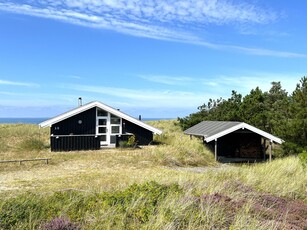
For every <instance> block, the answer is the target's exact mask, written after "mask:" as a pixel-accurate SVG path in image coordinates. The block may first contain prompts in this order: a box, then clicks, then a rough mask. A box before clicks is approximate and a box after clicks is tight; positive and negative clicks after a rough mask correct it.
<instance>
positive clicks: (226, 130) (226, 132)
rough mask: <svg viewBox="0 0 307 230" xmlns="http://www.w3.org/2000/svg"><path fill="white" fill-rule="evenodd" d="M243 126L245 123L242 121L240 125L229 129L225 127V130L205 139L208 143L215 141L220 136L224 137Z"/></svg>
mask: <svg viewBox="0 0 307 230" xmlns="http://www.w3.org/2000/svg"><path fill="white" fill-rule="evenodd" d="M242 126H243V123H240V124H238V125H236V126H233V127H231V128H229V129H225V130H224V131H222V132H219V133H217V134H215V135H212V136H210V137H205V141H206V142H207V143H208V142H210V141H213V140H215V139H218V138H220V137H222V136H225V135H227V134H229V133H232V132H234V131H237V130H238V129H241V128H242Z"/></svg>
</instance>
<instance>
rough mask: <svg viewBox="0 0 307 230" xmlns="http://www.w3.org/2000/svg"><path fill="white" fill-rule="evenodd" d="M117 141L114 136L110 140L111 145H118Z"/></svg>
mask: <svg viewBox="0 0 307 230" xmlns="http://www.w3.org/2000/svg"><path fill="white" fill-rule="evenodd" d="M116 139H117V138H116V136H114V135H112V136H111V140H110V142H111V144H116Z"/></svg>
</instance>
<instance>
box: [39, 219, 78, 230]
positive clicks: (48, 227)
mask: <svg viewBox="0 0 307 230" xmlns="http://www.w3.org/2000/svg"><path fill="white" fill-rule="evenodd" d="M42 229H43V230H79V229H81V227H80V226H79V225H78V224H76V223H73V222H71V221H70V220H69V219H67V218H65V217H57V218H55V219H53V220H51V221H50V222H48V223H46V224H44V225H43V226H42Z"/></svg>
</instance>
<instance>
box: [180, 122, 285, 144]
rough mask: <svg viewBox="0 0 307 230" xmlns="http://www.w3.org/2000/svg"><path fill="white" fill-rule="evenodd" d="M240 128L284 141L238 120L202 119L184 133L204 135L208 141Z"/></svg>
mask: <svg viewBox="0 0 307 230" xmlns="http://www.w3.org/2000/svg"><path fill="white" fill-rule="evenodd" d="M240 129H247V130H249V131H252V132H254V133H257V134H259V135H261V136H262V137H265V138H267V139H269V140H270V141H274V142H276V143H279V144H281V143H282V142H284V141H283V140H282V139H280V138H278V137H276V136H273V135H272V134H269V133H267V132H265V131H263V130H261V129H258V128H256V127H254V126H252V125H249V124H246V123H244V122H238V121H202V122H200V123H198V124H196V125H194V126H192V127H191V128H188V129H187V130H185V131H184V133H185V134H188V135H194V136H202V137H204V140H205V141H206V142H207V143H208V142H210V141H213V140H215V139H218V138H220V137H222V136H225V135H227V134H229V133H232V132H234V131H237V130H240Z"/></svg>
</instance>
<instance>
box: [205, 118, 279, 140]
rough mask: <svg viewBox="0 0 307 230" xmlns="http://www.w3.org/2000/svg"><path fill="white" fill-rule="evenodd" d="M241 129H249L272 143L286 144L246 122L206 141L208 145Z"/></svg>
mask: <svg viewBox="0 0 307 230" xmlns="http://www.w3.org/2000/svg"><path fill="white" fill-rule="evenodd" d="M239 129H248V130H250V131H252V132H254V133H257V134H259V135H260V136H262V137H265V138H267V139H269V140H270V141H274V142H276V143H278V144H282V143H283V142H284V140H282V139H280V138H278V137H275V136H273V135H272V134H269V133H267V132H265V131H262V130H260V129H257V128H256V127H254V126H251V125H249V124H246V123H244V122H242V123H240V124H238V125H236V126H233V127H231V128H229V129H226V130H224V131H222V132H220V133H217V134H215V135H213V136H210V137H207V138H206V137H205V141H206V142H207V143H208V142H210V141H213V140H215V139H218V138H220V137H222V136H225V135H227V134H229V133H232V132H234V131H237V130H239Z"/></svg>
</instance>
